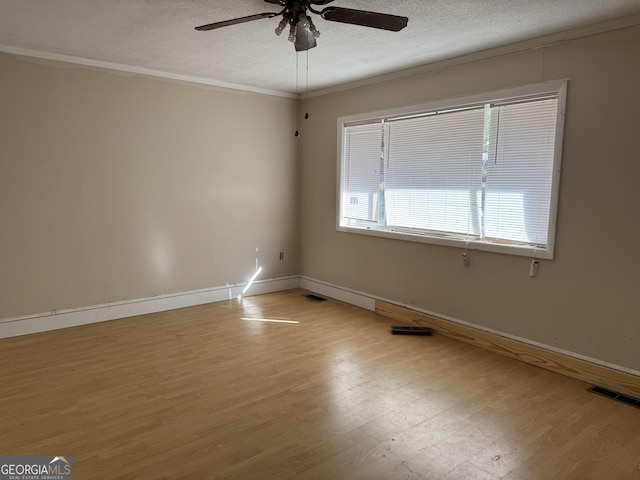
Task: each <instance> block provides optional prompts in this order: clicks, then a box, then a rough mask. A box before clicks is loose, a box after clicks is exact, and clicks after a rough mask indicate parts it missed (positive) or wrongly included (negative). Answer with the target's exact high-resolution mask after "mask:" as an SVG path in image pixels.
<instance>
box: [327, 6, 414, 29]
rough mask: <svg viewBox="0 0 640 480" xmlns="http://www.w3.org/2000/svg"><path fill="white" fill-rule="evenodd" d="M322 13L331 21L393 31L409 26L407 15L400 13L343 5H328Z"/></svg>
mask: <svg viewBox="0 0 640 480" xmlns="http://www.w3.org/2000/svg"><path fill="white" fill-rule="evenodd" d="M320 13H321V15H322V18H324V19H325V20H329V21H331V22H340V23H350V24H353V25H362V26H363V27H371V28H380V29H382V30H390V31H392V32H399V31H400V30H402V29H403V28H404V27H406V26H407V22H408V21H409V19H408V18H407V17H399V16H398V15H389V14H387V13H376V12H368V11H366V10H355V9H352V8H342V7H327V8H325V9H323V10H322V11H321V12H320Z"/></svg>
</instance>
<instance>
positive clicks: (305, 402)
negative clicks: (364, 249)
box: [0, 290, 640, 480]
mask: <svg viewBox="0 0 640 480" xmlns="http://www.w3.org/2000/svg"><path fill="white" fill-rule="evenodd" d="M307 293H308V292H304V291H302V290H294V291H289V292H280V293H275V294H269V295H262V296H255V297H248V298H244V299H242V300H241V301H238V300H230V301H228V302H220V303H216V304H211V305H204V306H199V307H193V308H186V309H181V310H175V311H171V312H164V313H158V314H152V315H146V316H141V317H135V318H129V319H124V320H117V321H112V322H105V323H100V324H94V325H87V326H82V327H76V328H71V329H66V330H58V331H52V332H46V333H41V334H36V335H30V336H24V337H17V338H11V339H4V340H0V394H1V396H0V455H67V456H71V457H72V458H73V468H74V479H76V480H80V479H283V480H284V479H327V480H340V479H350V480H352V479H363V480H365V479H366V480H377V479H392V480H395V479H473V480H478V479H479V480H482V479H498V478H504V479H510V480H515V479H535V480H541V479H542V480H546V479H580V480H583V479H598V480H602V479H616V480H617V479H627V478H628V479H640V409H636V408H633V407H630V406H627V405H624V404H621V403H617V402H615V401H612V400H609V399H607V398H603V397H600V396H597V395H594V394H591V393H588V392H587V391H586V389H587V388H588V386H589V385H587V384H585V383H582V382H580V381H578V380H573V379H569V378H566V377H563V376H560V375H558V374H555V373H552V372H549V371H546V370H542V369H539V368H536V367H533V366H530V365H526V364H524V363H521V362H518V361H516V360H512V359H509V358H505V357H502V356H499V355H497V354H494V353H491V352H487V351H485V350H482V349H479V348H477V347H474V346H472V345H468V344H464V343H460V342H457V341H455V340H451V339H448V338H445V337H442V336H437V335H436V336H433V337H413V336H401V335H391V334H390V333H389V326H390V325H391V324H392V321H391V320H388V319H386V318H383V317H381V316H378V315H376V314H374V313H372V312H367V311H364V310H361V309H358V308H356V307H353V306H350V305H346V304H343V303H340V302H336V301H333V300H327V301H324V302H317V301H314V300H312V299H309V298H307V297H306V296H305V294H307ZM259 319H272V320H287V321H291V322H299V323H284V322H266V321H260V320H259Z"/></svg>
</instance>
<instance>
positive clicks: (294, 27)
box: [288, 24, 298, 43]
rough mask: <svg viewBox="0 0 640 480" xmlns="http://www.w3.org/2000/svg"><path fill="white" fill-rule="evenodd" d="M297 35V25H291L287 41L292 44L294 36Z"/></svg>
mask: <svg viewBox="0 0 640 480" xmlns="http://www.w3.org/2000/svg"><path fill="white" fill-rule="evenodd" d="M297 35H298V24H295V25H293V24H292V25H291V28H290V29H289V38H288V40H289V41H290V42H291V43H293V42H295V41H296V36H297Z"/></svg>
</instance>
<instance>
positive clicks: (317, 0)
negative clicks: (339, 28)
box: [265, 0, 334, 5]
mask: <svg viewBox="0 0 640 480" xmlns="http://www.w3.org/2000/svg"><path fill="white" fill-rule="evenodd" d="M265 1H268V0H265ZM333 1H334V0H311V4H312V5H326V4H327V3H331V2H333Z"/></svg>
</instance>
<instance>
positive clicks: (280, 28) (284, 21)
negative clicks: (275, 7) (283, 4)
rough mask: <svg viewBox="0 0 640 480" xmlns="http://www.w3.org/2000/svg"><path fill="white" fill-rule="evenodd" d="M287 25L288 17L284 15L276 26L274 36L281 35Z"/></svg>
mask: <svg viewBox="0 0 640 480" xmlns="http://www.w3.org/2000/svg"><path fill="white" fill-rule="evenodd" d="M288 24H289V17H287V16H286V15H284V16H283V17H282V20H280V23H279V24H278V26H277V27H276V35H278V36H280V34H281V33H282V31H283V30H284V28H285V27H286V26H287V25H288Z"/></svg>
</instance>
